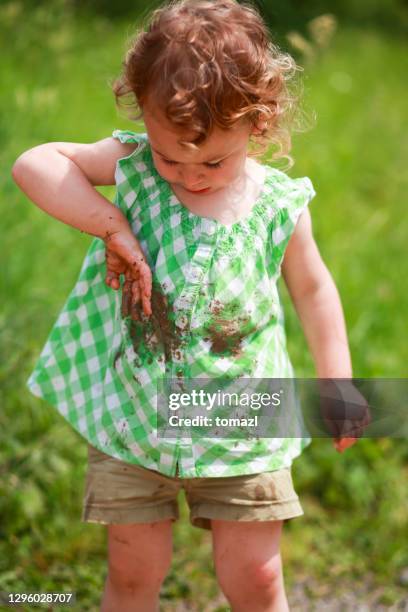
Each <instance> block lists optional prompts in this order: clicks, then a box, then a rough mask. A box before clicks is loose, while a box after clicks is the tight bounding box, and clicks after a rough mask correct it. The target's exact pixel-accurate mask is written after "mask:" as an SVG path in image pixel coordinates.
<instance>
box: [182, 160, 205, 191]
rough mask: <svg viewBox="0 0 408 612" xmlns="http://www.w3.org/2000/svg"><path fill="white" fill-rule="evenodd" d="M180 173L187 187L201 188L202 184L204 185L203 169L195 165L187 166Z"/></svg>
mask: <svg viewBox="0 0 408 612" xmlns="http://www.w3.org/2000/svg"><path fill="white" fill-rule="evenodd" d="M180 173H181V179H182V181H183V185H184V186H185V187H186V188H187V189H199V188H200V185H202V180H203V178H205V174H204V172H203V171H202V169H200V168H197V167H194V166H191V167H188V166H185V167H184V168H182V169H181V170H180Z"/></svg>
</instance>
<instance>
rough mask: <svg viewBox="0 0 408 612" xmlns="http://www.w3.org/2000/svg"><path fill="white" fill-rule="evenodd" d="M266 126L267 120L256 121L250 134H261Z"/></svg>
mask: <svg viewBox="0 0 408 612" xmlns="http://www.w3.org/2000/svg"><path fill="white" fill-rule="evenodd" d="M267 127H268V122H267V121H257V123H256V124H255V125H254V126H253V127H252V130H251V134H256V135H258V134H262V132H263V131H264V130H266V128H267Z"/></svg>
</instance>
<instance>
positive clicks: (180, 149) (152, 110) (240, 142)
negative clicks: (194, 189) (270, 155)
mask: <svg viewBox="0 0 408 612" xmlns="http://www.w3.org/2000/svg"><path fill="white" fill-rule="evenodd" d="M143 120H144V123H145V126H146V131H147V133H148V136H149V141H150V144H151V146H152V147H153V148H154V149H156V151H159V152H160V153H161V154H163V155H164V156H165V157H166V158H167V159H170V160H173V161H178V162H181V163H184V162H185V163H188V162H196V163H200V162H201V161H211V160H216V159H217V158H221V157H226V156H227V155H230V154H231V153H233V152H235V151H238V150H240V149H241V148H243V147H246V145H247V144H248V139H249V134H250V130H249V126H248V125H246V124H243V123H239V124H236V125H235V126H233V127H232V128H231V129H229V130H222V129H221V128H219V127H218V126H215V127H214V129H213V131H212V132H211V134H210V136H208V138H207V139H206V140H205V141H204V142H203V143H201V144H200V145H199V147H198V150H191V149H189V148H187V147H185V146H183V145H182V144H180V143H179V140H187V141H188V140H191V139H192V138H193V137H194V134H192V132H189V131H181V130H178V129H177V128H175V126H174V125H173V124H172V123H171V122H169V120H168V119H167V118H166V116H165V115H164V113H163V112H162V111H161V110H160V109H159V108H158V107H157V106H153V105H152V104H151V103H150V104H145V105H144V106H143Z"/></svg>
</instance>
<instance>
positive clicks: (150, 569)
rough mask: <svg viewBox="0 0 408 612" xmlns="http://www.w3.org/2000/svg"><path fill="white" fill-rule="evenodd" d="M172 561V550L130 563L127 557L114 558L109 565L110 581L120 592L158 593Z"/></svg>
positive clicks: (139, 558)
mask: <svg viewBox="0 0 408 612" xmlns="http://www.w3.org/2000/svg"><path fill="white" fill-rule="evenodd" d="M171 560H172V549H171V548H169V549H167V550H165V549H162V550H161V554H160V555H154V556H149V555H145V556H140V557H138V559H137V562H136V563H135V562H132V563H129V559H126V557H123V558H120V557H113V558H110V559H109V563H108V580H109V582H110V584H111V585H112V587H114V588H115V589H116V590H119V591H126V592H129V593H136V592H138V591H148V592H158V591H159V590H160V587H161V585H162V583H163V581H164V579H165V577H166V576H167V574H168V572H169V569H170V566H171Z"/></svg>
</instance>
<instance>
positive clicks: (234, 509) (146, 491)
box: [81, 444, 304, 529]
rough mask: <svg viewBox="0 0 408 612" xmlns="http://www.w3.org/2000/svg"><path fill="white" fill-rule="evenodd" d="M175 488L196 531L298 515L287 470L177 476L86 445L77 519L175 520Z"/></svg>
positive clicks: (106, 521) (299, 509)
mask: <svg viewBox="0 0 408 612" xmlns="http://www.w3.org/2000/svg"><path fill="white" fill-rule="evenodd" d="M180 489H184V491H185V495H186V500H187V503H188V506H189V508H190V522H191V524H192V525H193V526H195V527H201V528H202V529H211V519H218V520H223V521H274V520H285V519H290V518H294V517H296V516H301V515H303V514H304V512H303V509H302V506H301V505H300V502H299V498H298V496H297V494H296V492H295V490H294V488H293V482H292V476H291V471H290V468H284V469H280V470H275V471H273V472H264V473H262V474H246V475H243V476H227V477H222V478H180V477H179V476H173V477H172V476H165V475H164V474H161V473H160V472H157V471H155V470H149V469H147V468H144V467H140V466H137V465H133V464H130V463H127V462H125V461H120V460H119V459H115V458H114V457H111V456H109V455H106V454H105V453H102V452H101V451H99V450H98V449H96V448H95V447H94V446H92V445H91V444H88V471H87V474H86V484H85V495H84V501H83V512H82V519H81V520H82V521H84V522H89V523H102V524H105V525H107V524H126V523H153V522H156V521H163V520H166V519H171V520H172V521H176V520H177V519H178V518H179V509H178V503H177V497H178V493H179V491H180Z"/></svg>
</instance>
